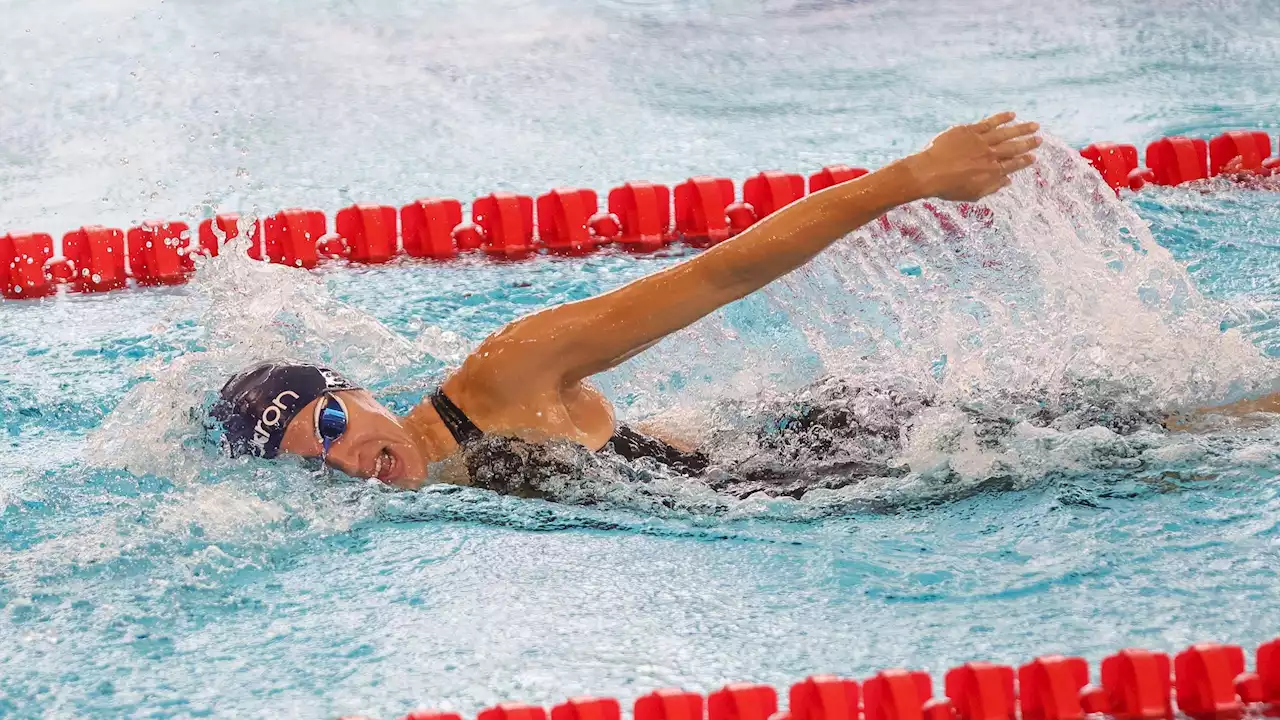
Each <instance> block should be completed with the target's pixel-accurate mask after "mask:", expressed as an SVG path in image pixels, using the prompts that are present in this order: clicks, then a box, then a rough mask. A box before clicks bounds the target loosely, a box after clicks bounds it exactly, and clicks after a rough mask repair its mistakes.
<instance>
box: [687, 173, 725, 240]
mask: <svg viewBox="0 0 1280 720" xmlns="http://www.w3.org/2000/svg"><path fill="white" fill-rule="evenodd" d="M733 193H734V190H733V181H732V180H730V179H729V178H714V177H707V176H699V177H694V178H689V179H688V180H685V181H684V182H682V183H680V184H679V185H677V186H676V190H675V207H676V212H675V219H676V232H677V233H679V234H680V235H681V236H682V237H684V239H685V240H686V241H687V242H688V243H689V244H690V245H693V246H694V247H707V246H709V245H714V244H716V243H718V242H723V241H725V240H728V239H729V236H730V234H731V233H730V230H729V219H728V217H727V216H726V215H725V209H726V208H728V207H729V205H730V204H731V203H733Z"/></svg>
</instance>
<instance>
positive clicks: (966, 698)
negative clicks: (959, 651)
mask: <svg viewBox="0 0 1280 720" xmlns="http://www.w3.org/2000/svg"><path fill="white" fill-rule="evenodd" d="M1013 679H1014V675H1013V668H1011V667H1009V666H1007V665H994V664H992V663H985V662H971V663H965V664H964V665H961V666H960V667H958V668H955V669H952V670H949V671H948V672H947V675H946V689H947V697H948V698H951V703H952V705H954V706H955V709H956V717H957V718H959V720H1014V718H1015V716H1016V715H1017V706H1016V705H1015V704H1014V694H1013Z"/></svg>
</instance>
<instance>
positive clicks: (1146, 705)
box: [1102, 649, 1173, 720]
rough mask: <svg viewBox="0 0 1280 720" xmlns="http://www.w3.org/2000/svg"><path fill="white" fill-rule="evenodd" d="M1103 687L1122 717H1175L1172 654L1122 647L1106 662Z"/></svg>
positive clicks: (1113, 709)
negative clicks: (1172, 693)
mask: <svg viewBox="0 0 1280 720" xmlns="http://www.w3.org/2000/svg"><path fill="white" fill-rule="evenodd" d="M1102 687H1103V689H1104V690H1106V692H1107V701H1108V704H1109V705H1110V712H1111V714H1113V715H1115V717H1116V718H1117V719H1118V720H1158V719H1159V718H1172V717H1173V702H1172V700H1171V699H1170V695H1169V693H1170V691H1171V687H1172V684H1171V683H1170V681H1169V656H1168V655H1165V654H1164V653H1155V652H1149V651H1147V650H1137V649H1129V650H1121V651H1120V652H1118V653H1116V654H1115V655H1111V656H1109V657H1107V658H1105V659H1103V661H1102Z"/></svg>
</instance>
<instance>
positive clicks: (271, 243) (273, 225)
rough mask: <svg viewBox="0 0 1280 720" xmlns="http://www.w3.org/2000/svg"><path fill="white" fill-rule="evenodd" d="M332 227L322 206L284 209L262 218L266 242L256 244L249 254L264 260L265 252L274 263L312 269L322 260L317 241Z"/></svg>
mask: <svg viewBox="0 0 1280 720" xmlns="http://www.w3.org/2000/svg"><path fill="white" fill-rule="evenodd" d="M328 227H329V225H328V220H327V219H326V218H325V216H324V213H323V212H321V211H319V210H302V209H291V210H281V211H280V212H278V213H276V214H275V215H272V216H271V217H269V218H267V219H266V220H264V221H263V222H262V228H263V231H262V233H261V235H262V245H261V247H259V246H257V245H255V246H253V247H252V248H251V249H250V252H249V257H252V258H253V259H255V260H261V259H262V258H263V256H265V257H266V258H267V259H268V260H270V261H271V262H273V263H279V264H281V265H288V266H289V267H300V268H307V269H311V268H313V267H315V266H316V265H317V264H318V263H319V262H320V258H319V256H318V254H317V252H316V243H318V242H319V241H320V239H321V238H322V237H324V236H325V234H326V233H327V232H328ZM255 252H256V253H257V254H255Z"/></svg>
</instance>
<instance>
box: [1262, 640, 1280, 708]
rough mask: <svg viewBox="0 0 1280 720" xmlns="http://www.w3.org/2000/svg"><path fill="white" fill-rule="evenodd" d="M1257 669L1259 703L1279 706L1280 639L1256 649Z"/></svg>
mask: <svg viewBox="0 0 1280 720" xmlns="http://www.w3.org/2000/svg"><path fill="white" fill-rule="evenodd" d="M1257 668H1258V680H1259V685H1260V686H1261V688H1260V689H1261V691H1262V699H1261V702H1264V703H1267V704H1269V705H1274V706H1280V639H1276V640H1272V641H1271V642H1269V643H1266V644H1264V645H1262V646H1261V647H1259V648H1258V659H1257Z"/></svg>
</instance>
